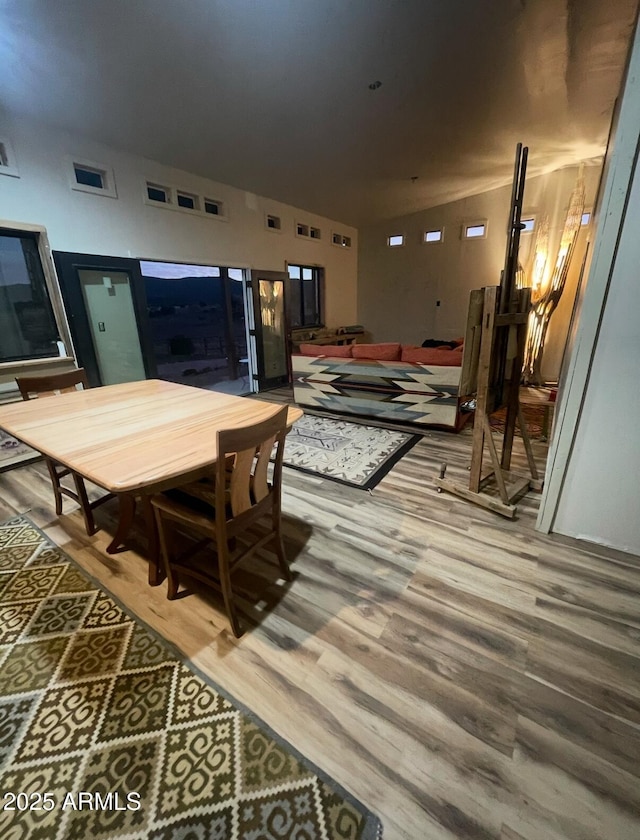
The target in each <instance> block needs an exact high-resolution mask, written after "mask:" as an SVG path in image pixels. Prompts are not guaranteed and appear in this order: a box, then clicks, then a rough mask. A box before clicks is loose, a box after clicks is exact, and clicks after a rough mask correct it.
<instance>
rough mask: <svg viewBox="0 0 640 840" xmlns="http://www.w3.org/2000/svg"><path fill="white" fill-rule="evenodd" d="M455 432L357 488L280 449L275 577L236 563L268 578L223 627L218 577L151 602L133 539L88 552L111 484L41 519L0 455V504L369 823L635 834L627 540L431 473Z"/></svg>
mask: <svg viewBox="0 0 640 840" xmlns="http://www.w3.org/2000/svg"><path fill="white" fill-rule="evenodd" d="M470 443H471V439H470V437H469V436H468V435H465V434H463V435H457V436H456V435H451V434H447V433H437V432H434V433H430V434H428V435H427V436H426V437H424V438H423V440H422V441H421V442H420V443H419V444H418V445H417V446H416V447H415V448H414V449H413V450H412V451H411V452H410V453H409V454H408V455H406V456H405V457H404V458H403V459H402V460H401V461H400V463H399V464H398V465H396V466H395V467H394V469H393V470H392V471H391V473H389V475H388V476H387V477H386V478H385V479H384V480H383V481H382V483H381V484H379V485H378V487H377V488H376V489H375V490H374V491H372V492H371V493H369V492H364V491H361V490H356V489H352V488H349V487H344V486H342V485H339V484H336V483H333V482H329V481H324V480H322V479H319V478H313V477H311V476H308V475H305V474H302V473H300V472H297V471H292V470H285V481H284V486H285V490H284V512H285V522H286V543H287V548H288V552H289V554H290V557H291V558H292V560H293V569H294V571H295V580H294V582H293V584H291V586H290V588H289V590H288V591H287V592H286V593H284V592H283V589H282V585H281V583H280V582H278V580H277V571H276V565H275V562H273V561H270V562H267V563H262V564H261V563H257V564H256V565H255V566H254V567H252V568H251V569H250V570H249V572H248V573H247V574H246V575H245V577H244V579H243V581H242V583H243V584H244V585H246V586H247V587H248V588H250V589H251V588H256V587H257V584H258V583H259V582H260V581H261V580H262V577H261V576H265V577H266V585H267V589H266V592H263V593H262V594H261V595H260V596H259V597H257V598H256V599H254V605H253V606H251V604H250V603H249V602H248V601H247V602H246V604H245V611H246V612H247V613H248V614H249V615H250V616H252V618H253V621H254V622H255V623H256V626H255V627H254V628H253V629H252V630H251V631H250V632H248V633H246V634H245V636H244V637H243V638H242V639H241V640H239V641H238V640H236V639H234V638H233V637H232V635H231V634H230V632H229V631H228V630H227V629H226V628H227V625H226V621H225V618H224V616H223V613H222V612H221V610H220V608H219V603H218V601H217V596H215V595H213V594H212V595H211V596H206V597H203V596H201V595H191V596H189V597H186V598H183V599H181V600H178V601H175V602H169V601H167V600H166V598H165V587H164V585H163V586H162V587H159V588H154V589H152V588H150V587H148V586H147V583H146V574H147V570H146V565H145V561H144V559H143V558H142V557H141V556H140V554H139V553H137V552H136V551H133V550H130V551H125V552H123V553H121V554H119V555H116V556H115V557H110V556H108V555H106V553H105V546H106V545H107V542H108V531H109V529H111V528H113V525H114V521H115V513H116V510H115V508H114V507H113V506H112V503H109V504H108V505H106V506H105V507H103V508H100V509H99V510H98V511H97V520H98V521H99V522H100V523H102V524H103V525H104V528H105V530H102V531H100V532H99V533H98V534H97V535H96V536H94V537H91V538H88V537H86V535H85V534H84V532H83V529H82V524H81V519H80V516H79V515H78V513H77V512H74V507H73V504H72V503H71V502H68V505H69V506H68V508H67V507H65V515H64V516H63V517H61V518H60V520H56V518H55V515H54V512H53V508H52V495H51V491H50V486H49V483H48V477H47V475H46V473H45V470H44V468H43V467H42V465H36V466H29V467H24V468H21V469H18V470H13V471H11V472H8V473H4V474H2V475H0V499H1V501H0V515H1V516H2V518H6V517H8V516H10V515H13V514H15V513H22V512H28V513H29V514H30V515H31V516H32V518H33V519H34V520H35V522H36V523H37V524H38V525H40V526H41V527H44V528H45V529H46V531H47V533H48V534H49V535H50V536H51V537H52V538H53V539H54V540H55V541H56V542H58V543H59V544H61V545H63V546H64V548H65V549H66V550H67V552H68V553H69V554H70V555H71V556H72V557H74V558H75V559H76V560H77V561H78V562H79V563H80V564H81V565H82V566H83V567H84V568H85V569H87V570H88V571H89V572H90V573H91V574H93V575H94V576H95V577H97V578H98V579H99V580H100V581H102V582H103V584H104V585H105V587H106V588H107V589H108V590H110V591H111V592H113V593H114V594H115V595H116V596H117V597H118V598H119V599H121V600H122V601H124V602H125V603H126V604H127V605H128V606H129V607H130V608H131V609H132V610H133V611H134V612H135V613H137V614H138V615H139V616H140V617H141V618H142V619H144V621H146V622H148V623H149V624H150V625H151V626H152V627H154V628H155V629H156V630H158V631H159V632H160V633H162V634H163V635H164V636H166V637H167V638H168V639H170V640H171V641H172V642H174V643H175V644H176V645H177V646H178V647H179V648H180V649H181V650H182V651H183V652H184V653H185V654H186V656H188V657H189V658H190V659H191V660H193V662H195V663H196V664H197V665H198V666H199V667H200V668H202V669H204V670H205V671H206V672H208V673H209V674H210V675H211V677H212V678H213V679H214V680H215V681H216V682H217V683H218V684H220V685H221V686H223V687H224V688H226V689H227V690H228V691H230V692H231V693H232V694H233V695H234V696H235V697H237V698H238V699H239V700H241V701H242V702H244V703H245V704H246V705H248V706H249V707H250V708H252V709H253V710H254V711H255V712H256V713H257V714H259V715H260V716H261V717H262V718H263V719H264V720H265V721H266V722H267V723H268V724H270V725H271V726H272V727H273V728H274V729H275V730H276V731H277V732H279V733H280V734H281V735H282V736H283V737H284V738H286V739H287V740H288V741H290V742H291V743H292V744H294V745H295V747H297V748H298V749H299V750H300V751H301V752H302V753H303V754H305V755H306V756H308V757H309V758H310V759H311V760H312V761H314V762H315V763H316V764H317V765H319V766H320V767H321V768H322V769H324V770H325V771H326V772H327V773H329V774H330V775H331V776H333V778H335V779H336V780H337V781H338V782H340V783H341V784H342V785H344V786H345V787H346V788H347V789H349V790H350V791H351V792H352V793H353V794H354V795H355V796H356V797H358V798H359V799H360V800H361V801H362V802H364V803H365V804H366V805H367V806H368V807H369V808H371V809H372V810H374V811H375V812H376V813H378V814H379V815H380V817H381V818H382V820H383V823H384V836H385V838H387V840H396V839H399V838H407V839H408V840H423V838H424V840H444V838H454V837H455V838H474V839H475V838H477V839H478V840H484V838H496V839H497V838H501V840H534V839H535V840H560V838H572V839H573V838H575V840H577V839H578V838H580V840H585V838H593V840H596V838H597V840H605V838H606V840H638V838H640V782H639V778H638V777H639V776H640V641H639V640H640V559H639V558H637V557H632V556H630V555H625V554H621V553H616V552H612V551H606V550H604V549H600V548H597V547H595V546H589V545H587V544H579V543H576V542H570V541H567V540H562V539H559V538H553V537H547V536H543V535H540V534H538V533H537V532H535V531H534V521H535V510H536V506H537V499H536V497H535V495H532V494H530V495H529V496H527V497H526V498H525V499H524V500H523V501H522V502H521V504H520V515H519V518H518V520H517V521H514V522H509V521H507V520H504V519H501V518H499V517H497V516H496V515H494V514H492V513H490V512H488V511H484V510H482V509H481V508H479V507H475V506H472V505H469V504H468V503H466V502H464V501H462V500H460V499H457V498H455V497H453V496H449V495H446V494H438V493H437V492H436V491H435V489H434V487H433V484H432V477H433V476H434V475H435V474H436V473H437V471H438V469H439V466H440V463H441V462H442V461H443V460H446V461H447V462H448V463H449V471H448V473H447V474H448V476H449V477H455V476H456V475H457V476H459V478H460V480H461V481H465V480H467V475H468V474H467V472H466V465H467V458H468V453H469V450H470ZM538 447H540V445H538ZM538 455H539V456H540V457H541V458H543V457H544V450H543V449H541V448H538ZM65 505H67V502H65ZM67 511H68V513H67ZM134 545H135V543H134ZM140 545H142V542H140ZM267 557H268V555H267ZM243 603H244V602H243ZM255 603H257V606H255Z"/></svg>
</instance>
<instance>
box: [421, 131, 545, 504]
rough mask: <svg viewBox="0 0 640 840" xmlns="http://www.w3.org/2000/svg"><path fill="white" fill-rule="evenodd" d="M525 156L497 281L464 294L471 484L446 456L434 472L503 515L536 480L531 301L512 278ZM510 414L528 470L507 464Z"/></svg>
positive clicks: (444, 484)
mask: <svg viewBox="0 0 640 840" xmlns="http://www.w3.org/2000/svg"><path fill="white" fill-rule="evenodd" d="M526 161H527V149H526V148H525V149H523V148H522V146H521V145H518V148H517V151H516V166H515V173H514V182H513V192H512V196H511V216H510V220H509V236H508V242H507V254H506V259H505V268H504V271H503V272H502V277H501V281H500V285H499V286H487V287H486V288H484V289H477V290H474V291H473V292H471V297H470V301H469V315H468V319H467V331H466V334H465V351H464V352H465V359H464V360H463V367H462V373H461V382H460V394H469V395H471V394H473V393H475V420H474V427H473V448H472V454H471V468H470V476H469V486H468V487H465V486H463V485H461V484H457V483H456V482H454V481H450V480H449V479H447V478H446V470H447V465H446V463H444V464H443V465H442V467H441V468H440V475H439V477H438V478H436V479H435V483H436V486H437V488H438V492H441V491H442V490H446V491H448V492H449V493H454V494H456V495H457V496H461V497H462V498H463V499H467V500H468V501H471V502H473V503H474V504H477V505H481V506H482V507H485V508H488V509H489V510H492V511H494V512H495V513H499V514H500V515H502V516H506V517H507V518H509V519H512V518H513V517H514V516H515V514H516V506H515V502H516V501H517V500H518V499H519V498H521V497H522V496H523V495H524V494H525V493H526V492H527V490H529V489H530V488H535V489H540V488H541V486H542V485H541V482H540V479H539V476H538V471H537V468H536V465H535V461H534V458H533V451H532V449H531V442H530V440H529V435H528V432H527V426H526V423H525V422H524V419H523V416H522V410H521V408H520V401H519V391H520V380H521V375H522V363H523V360H524V352H525V343H526V337H527V321H528V316H529V308H530V305H531V291H530V289H517V288H516V282H515V277H516V271H517V268H518V246H519V243H520V229H521V213H522V199H523V194H524V177H525V172H526ZM505 407H506V410H507V416H506V422H505V428H504V433H503V439H502V451H501V453H500V455H498V450H497V447H496V444H495V441H494V439H493V435H492V433H491V425H490V422H489V417H490V416H491V414H493V413H494V412H495V411H497V410H498V409H500V408H505ZM516 422H517V423H518V426H519V428H520V433H521V435H522V440H523V443H524V447H525V452H526V455H527V463H528V466H529V473H530V474H529V475H527V476H525V475H519V474H517V473H514V472H513V471H512V470H511V455H512V451H513V438H514V434H515V428H516ZM485 444H486V446H487V449H488V451H489V456H490V459H491V469H490V470H489V471H488V472H485V473H484V474H483V460H484V451H485ZM492 483H495V485H496V487H497V490H498V493H499V498H498V497H496V496H495V495H490V494H489V493H487V492H485V490H486V489H487V488H488V487H489V486H490V485H491V484H492Z"/></svg>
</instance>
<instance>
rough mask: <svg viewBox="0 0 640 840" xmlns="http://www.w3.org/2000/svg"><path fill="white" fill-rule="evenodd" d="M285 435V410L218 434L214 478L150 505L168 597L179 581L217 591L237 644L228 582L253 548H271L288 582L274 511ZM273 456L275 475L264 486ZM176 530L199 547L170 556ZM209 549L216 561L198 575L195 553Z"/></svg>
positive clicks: (157, 498)
mask: <svg viewBox="0 0 640 840" xmlns="http://www.w3.org/2000/svg"><path fill="white" fill-rule="evenodd" d="M286 434H287V407H286V406H284V407H283V408H282V409H280V410H279V411H278V412H277V413H276V414H274V415H273V417H271V418H269V419H268V420H264V421H262V422H260V423H256V424H255V425H252V426H245V427H243V428H238V429H228V430H224V431H220V432H218V435H217V443H218V448H217V453H218V460H217V462H216V466H215V473H214V475H213V476H212V477H211V478H209V479H204V480H201V481H195V482H190V483H189V484H185V485H181V486H180V487H179V488H177V489H176V490H175V491H168V492H167V493H165V494H163V495H158V496H154V497H153V498H152V500H151V503H152V505H153V507H154V512H155V516H156V523H157V526H158V531H159V536H160V548H161V552H162V559H163V562H164V565H165V570H166V572H167V577H168V592H167V597H168V598H170V599H173V598H175V597H176V595H177V594H178V587H179V585H180V578H181V577H182V576H183V575H184V576H185V577H192V578H196V579H197V580H201V581H203V582H204V583H207V584H209V585H211V586H213V587H214V588H216V589H218V590H220V591H221V592H222V596H223V599H224V604H225V608H226V611H227V615H228V616H229V621H230V623H231V629H232V630H233V633H234V635H235V636H240V635H241V633H242V630H241V628H240V623H239V621H238V615H237V611H236V607H235V604H234V599H233V589H232V584H231V576H232V574H233V572H234V571H235V570H236V569H237V567H238V566H239V564H240V563H242V562H243V561H244V560H246V559H247V558H248V557H249V556H250V555H252V554H253V553H254V552H255V551H257V550H258V549H259V548H262V547H263V546H266V545H268V544H269V543H272V544H273V547H274V549H275V553H276V555H277V557H278V561H279V564H280V571H281V573H282V576H283V577H284V578H285V579H286V580H288V581H289V580H291V572H290V570H289V564H288V563H287V558H286V556H285V552H284V546H283V543H282V533H281V507H280V504H281V502H280V499H281V482H282V458H283V455H284V441H285V437H286ZM274 447H275V452H274V451H273V450H274ZM272 452H273V458H274V464H273V475H272V479H271V481H268V474H267V470H268V466H269V459H270V457H271V456H272ZM265 517H266V518H267V519H268V520H269V527H268V530H267V532H266V533H264V534H261V535H254V534H253V533H252V529H253V527H254V526H255V525H256V523H258V520H260V519H262V518H265ZM178 528H179V529H180V530H184V529H186V530H188V531H195V532H196V533H197V534H198V535H199V536H201V537H203V539H201V540H200V541H199V542H197V543H196V544H195V545H194V546H192V547H191V548H190V549H188V550H187V551H184V552H183V553H182V554H181V555H180V556H175V552H174V546H175V539H174V538H175V530H176V529H178ZM209 542H211V543H213V547H214V550H215V555H216V556H215V558H211V562H208V563H207V564H206V565H205V566H204V567H203V566H202V565H200V566H198V565H196V564H195V563H194V562H192V561H193V560H194V557H195V555H196V553H197V551H198V550H199V549H200V548H201V547H203V546H205V545H206V544H207V543H209ZM247 542H248V546H247V545H246V544H245V545H244V546H241V548H240V550H239V551H238V550H237V543H247ZM216 561H217V562H216Z"/></svg>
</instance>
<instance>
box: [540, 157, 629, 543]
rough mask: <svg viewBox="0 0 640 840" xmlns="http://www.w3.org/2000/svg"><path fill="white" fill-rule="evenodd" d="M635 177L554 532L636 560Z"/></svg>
mask: <svg viewBox="0 0 640 840" xmlns="http://www.w3.org/2000/svg"><path fill="white" fill-rule="evenodd" d="M638 219H640V173H639V172H638V170H637V169H636V174H635V179H634V183H633V188H632V191H631V195H630V200H629V205H628V207H627V212H626V218H625V223H624V226H623V228H622V236H621V239H620V242H619V245H618V254H617V258H616V261H615V265H614V269H613V273H612V275H611V283H610V286H609V292H608V295H607V300H606V307H605V310H604V314H603V318H602V322H601V325H600V334H599V337H598V342H597V344H596V348H595V354H594V357H593V363H592V368H591V375H590V379H589V385H588V388H587V391H586V394H585V400H584V405H583V408H582V415H581V417H580V423H579V425H578V429H577V432H576V435H575V440H574V443H573V450H572V453H571V457H570V459H569V463H568V467H567V472H566V476H565V479H564V489H563V493H562V495H561V497H560V501H559V505H558V509H557V513H556V518H555V523H554V526H553V530H554V531H557V532H559V533H561V534H566V535H569V536H573V537H579V538H583V539H587V540H591V541H592V542H601V543H604V544H606V545H609V546H612V547H614V548H619V549H622V550H623V551H630V552H633V553H634V554H640V515H639V511H640V497H639V493H638V488H639V487H640V438H639V436H638V420H639V419H640V375H639V369H640V282H638V266H640V236H638Z"/></svg>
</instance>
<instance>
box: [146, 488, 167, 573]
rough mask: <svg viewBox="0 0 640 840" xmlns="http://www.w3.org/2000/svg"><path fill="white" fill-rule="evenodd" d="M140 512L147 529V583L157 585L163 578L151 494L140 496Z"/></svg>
mask: <svg viewBox="0 0 640 840" xmlns="http://www.w3.org/2000/svg"><path fill="white" fill-rule="evenodd" d="M141 502H142V514H143V516H144V524H145V526H146V531H147V554H148V556H149V585H150V586H158V585H159V584H161V583H162V581H163V580H164V569H163V567H162V561H161V559H160V539H159V537H158V526H157V525H156V518H155V516H154V514H153V505H152V504H151V496H150V495H143V496H142V497H141Z"/></svg>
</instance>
